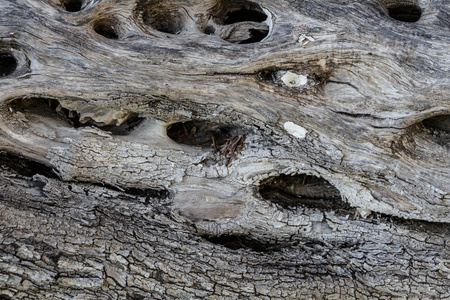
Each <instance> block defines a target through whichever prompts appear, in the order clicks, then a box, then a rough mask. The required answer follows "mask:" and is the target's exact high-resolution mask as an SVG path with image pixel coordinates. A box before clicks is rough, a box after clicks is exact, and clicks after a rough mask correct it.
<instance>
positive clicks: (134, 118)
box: [8, 98, 144, 135]
mask: <svg viewBox="0 0 450 300" xmlns="http://www.w3.org/2000/svg"><path fill="white" fill-rule="evenodd" d="M8 105H9V107H10V108H11V109H12V110H13V111H19V112H22V113H23V114H25V116H26V115H38V116H41V117H48V118H52V119H59V120H62V121H64V122H66V123H67V124H69V125H70V126H72V127H74V128H79V127H84V126H95V127H97V128H99V129H101V130H105V131H109V132H111V133H112V134H114V135H126V134H128V133H129V132H130V131H132V130H133V128H134V127H136V126H138V125H139V124H140V123H141V122H142V121H143V120H144V119H143V118H140V117H139V116H138V115H137V114H130V115H129V116H128V118H127V119H126V120H125V121H123V122H122V123H121V124H120V125H116V124H104V123H99V122H96V121H94V120H92V119H90V118H88V117H86V118H84V119H80V117H81V116H80V113H78V112H77V111H74V110H69V109H66V108H64V107H62V106H61V104H60V103H59V101H57V100H55V99H46V98H29V99H25V98H24V99H17V100H13V101H11V102H10V103H9V104H8Z"/></svg>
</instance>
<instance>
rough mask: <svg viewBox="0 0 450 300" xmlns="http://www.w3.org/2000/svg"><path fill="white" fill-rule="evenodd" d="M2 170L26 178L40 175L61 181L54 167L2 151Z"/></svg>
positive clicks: (0, 159) (0, 165) (0, 167)
mask: <svg viewBox="0 0 450 300" xmlns="http://www.w3.org/2000/svg"><path fill="white" fill-rule="evenodd" d="M0 169H1V170H4V171H8V172H13V173H17V174H19V175H21V176H24V177H33V176H34V175H37V174H39V175H43V176H45V177H47V178H55V179H59V177H58V176H57V174H56V172H55V171H54V170H53V168H52V167H50V166H48V165H45V164H43V163H40V162H37V161H34V160H32V159H30V158H27V157H24V156H21V155H19V154H16V153H12V152H6V151H0Z"/></svg>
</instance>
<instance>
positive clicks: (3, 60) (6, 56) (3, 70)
mask: <svg viewBox="0 0 450 300" xmlns="http://www.w3.org/2000/svg"><path fill="white" fill-rule="evenodd" d="M16 68H17V60H16V58H15V57H14V56H13V55H12V54H11V53H9V52H0V77H4V76H8V75H10V74H11V73H13V72H14V71H15V70H16Z"/></svg>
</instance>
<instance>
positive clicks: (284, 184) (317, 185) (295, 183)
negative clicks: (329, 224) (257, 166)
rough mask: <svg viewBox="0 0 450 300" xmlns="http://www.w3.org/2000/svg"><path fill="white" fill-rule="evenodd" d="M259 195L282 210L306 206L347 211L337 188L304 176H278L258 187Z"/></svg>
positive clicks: (319, 179)
mask: <svg viewBox="0 0 450 300" xmlns="http://www.w3.org/2000/svg"><path fill="white" fill-rule="evenodd" d="M259 193H260V195H261V196H262V197H263V198H264V199H266V200H269V201H271V202H274V203H276V204H278V205H280V206H282V207H283V208H291V207H298V206H306V207H311V208H319V209H323V210H349V209H350V208H351V207H350V205H348V204H347V203H345V202H344V201H342V197H341V195H340V192H339V190H338V189H337V188H335V187H334V186H333V185H332V184H331V183H329V182H328V181H327V180H325V179H323V178H321V177H317V176H313V175H306V174H298V175H293V176H290V175H279V176H277V177H274V178H270V179H267V180H265V181H264V182H263V183H262V184H261V185H260V186H259Z"/></svg>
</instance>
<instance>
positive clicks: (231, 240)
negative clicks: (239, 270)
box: [203, 235, 288, 252]
mask: <svg viewBox="0 0 450 300" xmlns="http://www.w3.org/2000/svg"><path fill="white" fill-rule="evenodd" d="M203 238H204V239H206V240H207V241H209V242H211V243H213V244H217V245H222V246H224V247H226V248H228V249H232V250H238V249H249V250H252V251H255V252H267V251H278V250H280V249H282V248H284V247H287V246H288V245H283V244H281V243H268V242H262V241H258V240H256V239H253V238H250V237H247V236H244V235H221V236H206V235H205V236H203Z"/></svg>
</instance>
